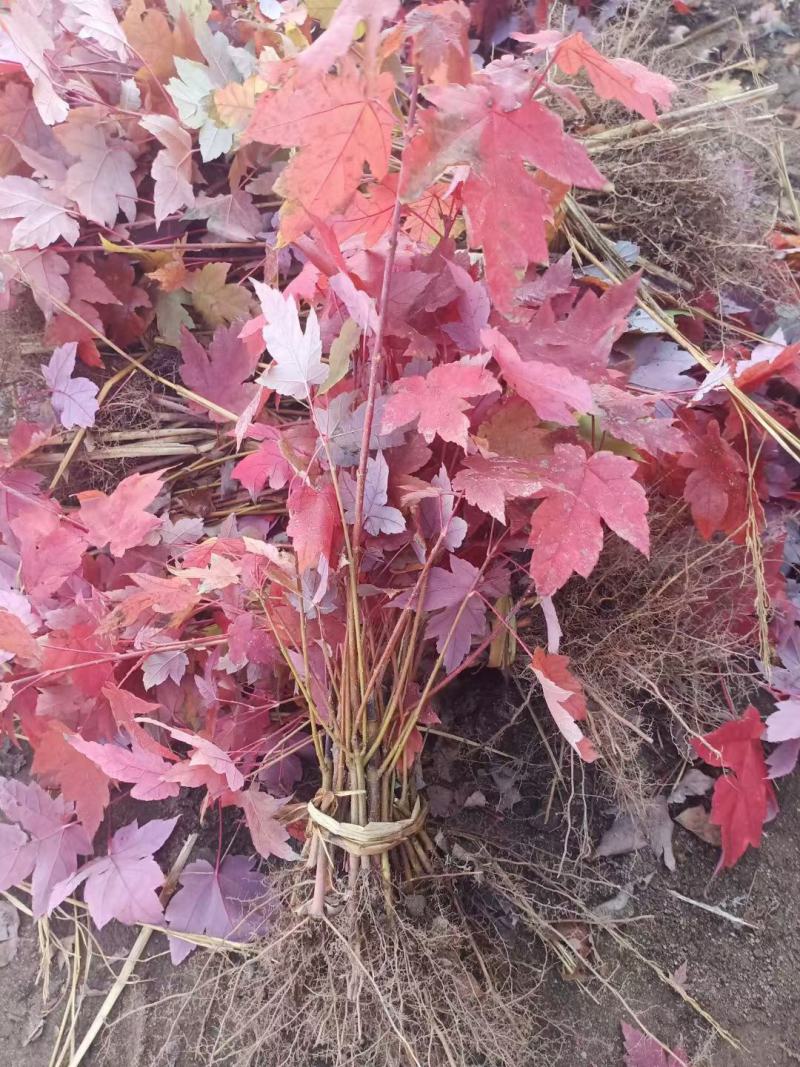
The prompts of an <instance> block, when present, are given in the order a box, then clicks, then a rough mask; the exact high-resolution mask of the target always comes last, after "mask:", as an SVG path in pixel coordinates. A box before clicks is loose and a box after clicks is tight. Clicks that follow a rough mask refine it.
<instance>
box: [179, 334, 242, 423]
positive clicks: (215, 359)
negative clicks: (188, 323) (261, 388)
mask: <svg viewBox="0 0 800 1067" xmlns="http://www.w3.org/2000/svg"><path fill="white" fill-rule="evenodd" d="M240 329H241V327H240V326H220V327H218V328H217V329H216V330H215V331H214V336H213V338H212V340H211V344H210V345H209V347H208V351H207V352H206V350H205V349H204V348H203V346H202V345H201V344H200V343H199V341H197V340H195V337H194V335H193V334H191V333H189V331H188V330H187V329H186V328H185V327H184V329H183V330H182V331H181V359H182V360H183V362H182V363H181V378H182V379H183V382H184V385H187V386H188V387H189V388H190V389H192V390H194V392H195V393H199V394H200V396H205V397H207V398H208V399H209V400H213V401H214V403H215V404H218V405H219V406H220V407H223V408H226V409H227V410H228V411H232V412H235V413H236V414H237V415H238V414H239V413H240V412H242V411H244V409H245V408H246V407H247V405H248V404H249V403H250V401H251V400H252V399H253V397H254V396H255V395H256V393H257V392H258V386H257V385H255V384H254V383H252V382H248V381H247V379H248V378H250V377H251V375H252V374H253V372H254V371H255V369H256V366H257V365H258V353H255V354H253V353H251V352H249V351H248V349H247V347H246V345H244V344H243V343H242V341H240V340H239V332H240ZM191 406H192V408H193V410H195V411H202V412H203V413H204V414H207V415H208V417H209V418H210V419H211V421H212V422H225V421H227V420H226V419H225V418H224V416H222V415H220V414H219V413H217V412H215V411H209V410H208V409H207V408H204V407H202V406H201V405H199V404H192V405H191Z"/></svg>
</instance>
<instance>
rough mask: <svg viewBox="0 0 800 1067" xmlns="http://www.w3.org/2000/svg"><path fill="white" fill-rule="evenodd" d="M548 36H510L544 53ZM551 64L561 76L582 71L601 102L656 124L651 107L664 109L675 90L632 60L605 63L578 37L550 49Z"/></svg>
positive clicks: (655, 114) (610, 60)
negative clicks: (617, 104)
mask: <svg viewBox="0 0 800 1067" xmlns="http://www.w3.org/2000/svg"><path fill="white" fill-rule="evenodd" d="M552 36H553V35H552V32H551V31H545V32H544V33H538V34H536V33H535V34H524V33H516V34H514V37H515V38H516V39H517V40H518V41H531V42H533V45H534V47H533V49H532V51H534V52H541V51H544V50H545V49H547V48H548V47H549V46H550V45H551V44H552V43H553V41H552ZM552 61H553V63H555V64H556V66H557V67H559V68H560V69H561V70H563V72H564V73H565V74H577V73H578V72H579V71H580V70H582V69H583V70H585V71H586V74H587V75H588V77H589V81H590V82H591V83H592V87H593V89H594V91H595V92H596V93H597V95H598V96H599V97H600V98H601V100H618V101H619V102H620V103H621V104H623V105H624V106H625V107H627V108H630V109H631V110H632V111H638V112H639V114H640V115H643V116H644V118H646V119H650V121H651V122H656V121H657V120H658V114H657V112H656V109H655V105H656V104H658V105H659V107H661V109H662V110H666V109H668V108H669V106H670V100H671V97H672V94H673V93H674V92H675V90H676V88H677V87H676V85H675V83H674V82H671V81H670V79H669V78H665V77H664V75H663V74H656V73H655V72H654V71H651V70H648V69H647V67H643V66H642V65H641V63H636V62H635V61H634V60H632V59H623V58H619V57H617V58H614V59H609V58H608V57H606V56H604V55H601V54H600V52H598V51H597V49H596V48H593V47H592V46H591V45H590V44H589V42H588V41H587V40H586V38H585V37H584V36H583V34H581V33H573V34H570V36H569V37H565V38H563V39H562V40H558V41H557V43H556V44H555V47H554V48H553V60H552Z"/></svg>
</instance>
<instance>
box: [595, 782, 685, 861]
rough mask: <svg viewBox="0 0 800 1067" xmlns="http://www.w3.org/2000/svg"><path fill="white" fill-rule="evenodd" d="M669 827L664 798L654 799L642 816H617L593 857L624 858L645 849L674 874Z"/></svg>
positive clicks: (670, 820) (670, 823) (667, 810)
mask: <svg viewBox="0 0 800 1067" xmlns="http://www.w3.org/2000/svg"><path fill="white" fill-rule="evenodd" d="M672 827H673V823H672V819H671V818H670V814H669V809H668V807H667V800H666V797H656V798H655V800H653V801H651V802H650V805H649V807H648V810H647V813H646V814H645V816H644V817H639V816H635V815H628V814H626V813H623V814H621V815H618V816H617V817H616V818H615V819H614V822H613V823H612V824H611V826H610V827H609V828H608V830H606V832H605V833H604V834H603V836H602V838H601V839H600V843H599V845H598V846H597V848H596V849H595V856H624V855H626V854H627V853H629V852H637V851H638V850H639V849H641V848H645V846H649V847H650V849H651V850H652V851H653V852H654V853H655V855H656V857H657V858H658V859H663V860H664V864H665V866H666V867H667V869H668V870H670V871H674V870H675V856H674V855H673V852H672Z"/></svg>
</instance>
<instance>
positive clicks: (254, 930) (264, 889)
mask: <svg viewBox="0 0 800 1067" xmlns="http://www.w3.org/2000/svg"><path fill="white" fill-rule="evenodd" d="M252 866H253V861H252V860H251V859H250V858H249V857H247V856H228V857H227V859H225V860H223V861H222V863H221V864H220V866H219V868H218V869H216V870H215V868H214V867H212V865H211V864H210V863H208V862H207V861H206V860H195V861H194V862H193V863H190V864H189V865H188V866H187V867H186V869H185V870H184V871H183V873H182V874H181V877H180V883H181V888H180V889H179V890H178V892H177V893H176V894H175V896H174V897H173V898H172V900H171V901H170V902H169V904H168V906H167V910H166V913H165V918H166V922H167V926H169V928H170V929H171V930H175V931H176V932H180V933H182V934H206V935H208V936H210V937H219V938H224V939H225V940H227V941H249V940H251V939H252V938H254V937H257V936H258V935H259V934H262V933H264V931H265V930H266V928H267V926H268V924H269V921H270V917H271V915H272V912H273V910H274V908H275V900H274V897H273V895H272V893H271V892H270V888H269V883H268V881H267V879H266V877H265V876H264V875H263V874H260V873H259V872H258V871H254V870H253V869H252ZM194 949H195V945H193V944H192V942H191V941H188V940H184V939H183V938H179V937H170V938H169V951H170V956H171V957H172V962H173V963H176V964H177V963H181V962H182V961H183V960H185V959H186V957H187V956H188V955H189V953H190V952H193V951H194Z"/></svg>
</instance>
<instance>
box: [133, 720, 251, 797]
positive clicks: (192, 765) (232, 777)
mask: <svg viewBox="0 0 800 1067" xmlns="http://www.w3.org/2000/svg"><path fill="white" fill-rule="evenodd" d="M139 721H140V722H149V723H151V724H152V725H153V726H161V727H163V728H164V729H165V730H168V731H169V733H170V734H171V736H172V737H173V738H174V739H175V740H176V741H181V742H182V743H183V744H184V745H189V747H190V748H191V752H190V754H189V759H188V760H181V761H180V762H179V763H176V764H174V765H173V766H172V767H171V768H170V770H169V772H168V773H167V774H165V779H166V780H167V781H170V782H178V783H179V784H180V785H185V786H189V787H190V788H196V787H198V786H205V787H206V788H207V789H208V791H209V793H210V795H211V796H212V797H214V798H216V797H219V796H221V795H222V794H223V793H224V792H226V790H229V789H230V790H232V791H233V792H236V791H237V790H239V789H241V788H242V786H243V785H244V775H243V774H242V772H241V771H240V770H239V768H238V767H237V766H236V764H235V763H234V761H233V758H232V757H231V754H230V753H229V752H226V751H225V750H224V749H223V748H220V747H219V745H215V744H214V742H213V741H209V740H208V738H206V737H201V736H200V735H199V734H193V733H190V732H189V731H188V730H179V729H178V727H176V726H166V725H165V724H164V723H161V722H159V721H158V720H157V719H147V718H143V719H140V720H139Z"/></svg>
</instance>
